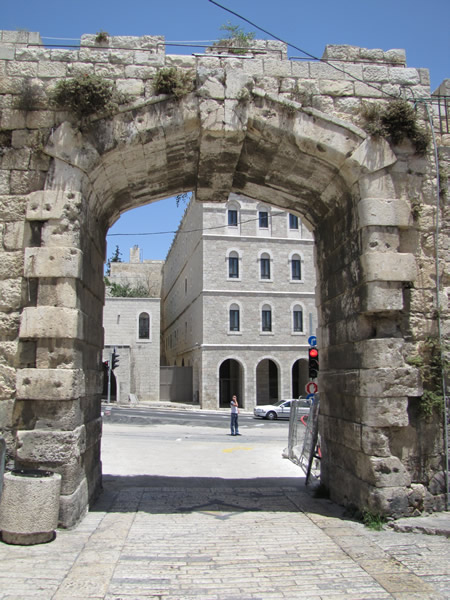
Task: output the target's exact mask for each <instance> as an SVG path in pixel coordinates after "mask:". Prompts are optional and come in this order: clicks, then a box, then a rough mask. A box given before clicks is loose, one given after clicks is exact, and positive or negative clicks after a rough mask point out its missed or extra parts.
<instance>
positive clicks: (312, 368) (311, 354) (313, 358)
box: [308, 348, 319, 379]
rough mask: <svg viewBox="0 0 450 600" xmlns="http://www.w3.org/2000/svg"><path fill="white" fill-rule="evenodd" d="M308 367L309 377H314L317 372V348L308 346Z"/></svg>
mask: <svg viewBox="0 0 450 600" xmlns="http://www.w3.org/2000/svg"><path fill="white" fill-rule="evenodd" d="M308 368H309V377H310V378H311V379H315V378H316V377H317V374H318V372H319V351H318V350H317V348H310V349H309V350H308Z"/></svg>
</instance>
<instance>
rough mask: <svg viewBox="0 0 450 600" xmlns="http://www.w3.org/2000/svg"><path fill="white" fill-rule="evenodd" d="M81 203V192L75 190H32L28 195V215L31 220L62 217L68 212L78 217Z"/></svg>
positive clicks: (69, 214)
mask: <svg viewBox="0 0 450 600" xmlns="http://www.w3.org/2000/svg"><path fill="white" fill-rule="evenodd" d="M81 204H82V200H81V194H80V193H79V192H75V191H54V190H46V191H38V192H32V193H31V194H29V196H28V206H27V213H26V216H27V219H28V220H29V221H33V220H36V221H47V220H48V219H60V218H62V217H63V216H64V215H66V214H67V215H68V216H71V215H72V216H73V218H78V215H79V211H80V208H81Z"/></svg>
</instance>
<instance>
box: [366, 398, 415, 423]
mask: <svg viewBox="0 0 450 600" xmlns="http://www.w3.org/2000/svg"><path fill="white" fill-rule="evenodd" d="M361 421H362V423H364V424H365V425H367V426H368V427H406V426H407V425H408V424H409V417H408V398H407V397H406V396H405V397H403V398H402V397H395V398H389V397H386V398H364V399H363V400H362V401H361Z"/></svg>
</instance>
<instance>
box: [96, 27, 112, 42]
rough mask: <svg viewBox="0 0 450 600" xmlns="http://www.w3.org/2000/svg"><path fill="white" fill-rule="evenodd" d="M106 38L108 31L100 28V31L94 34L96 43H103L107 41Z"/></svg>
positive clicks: (107, 37)
mask: <svg viewBox="0 0 450 600" xmlns="http://www.w3.org/2000/svg"><path fill="white" fill-rule="evenodd" d="M108 39H109V33H108V32H107V31H103V29H100V31H98V32H97V33H96V34H95V41H96V42H97V44H104V43H105V42H107V41H108Z"/></svg>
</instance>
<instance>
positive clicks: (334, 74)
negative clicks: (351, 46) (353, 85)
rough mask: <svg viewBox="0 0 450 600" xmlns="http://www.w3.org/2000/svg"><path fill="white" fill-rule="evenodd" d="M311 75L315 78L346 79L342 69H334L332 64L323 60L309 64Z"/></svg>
mask: <svg viewBox="0 0 450 600" xmlns="http://www.w3.org/2000/svg"><path fill="white" fill-rule="evenodd" d="M309 72H310V76H311V77H313V78H314V79H318V80H320V79H346V76H345V73H343V72H342V70H338V69H334V68H333V67H332V66H331V65H327V64H326V63H323V62H313V63H310V64H309Z"/></svg>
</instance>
